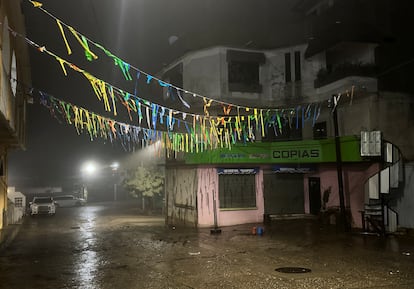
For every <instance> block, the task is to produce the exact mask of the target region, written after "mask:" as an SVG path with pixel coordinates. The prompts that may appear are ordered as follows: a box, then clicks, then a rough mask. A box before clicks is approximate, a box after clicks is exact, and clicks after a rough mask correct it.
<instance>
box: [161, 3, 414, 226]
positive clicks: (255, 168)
mask: <svg viewBox="0 0 414 289" xmlns="http://www.w3.org/2000/svg"><path fill="white" fill-rule="evenodd" d="M364 2H366V1H358V0H355V1H341V0H337V1H299V2H298V5H297V7H295V9H298V10H299V11H302V12H303V17H304V22H305V23H307V27H310V28H311V29H309V31H307V33H308V35H307V40H306V41H305V42H304V43H302V44H297V45H293V46H289V47H278V48H275V49H272V50H266V51H263V50H247V49H238V48H235V47H211V48H206V49H203V50H199V51H193V52H191V53H188V54H186V55H184V56H183V57H182V58H180V59H179V60H177V61H176V62H174V63H172V64H171V65H170V66H168V67H166V69H165V70H164V71H162V72H161V73H160V74H161V75H162V77H163V79H165V80H168V81H170V82H171V83H173V84H174V85H177V86H179V87H183V88H184V89H186V90H188V91H195V92H197V93H199V94H201V95H206V96H209V97H213V98H215V99H216V100H218V101H222V102H224V103H226V102H228V103H233V104H234V103H236V104H238V105H240V106H243V107H244V106H247V107H262V108H280V109H281V111H283V110H284V111H285V112H286V111H289V113H290V114H291V115H292V116H288V115H283V113H282V115H281V116H282V120H283V119H284V120H285V124H289V126H287V125H286V126H283V125H282V126H283V132H282V129H281V127H282V126H280V125H279V127H278V128H275V127H277V125H275V124H274V122H273V123H272V122H271V121H270V122H265V123H264V124H262V125H261V126H262V127H260V126H259V127H256V129H257V131H261V130H266V133H265V134H263V133H257V131H256V133H255V137H254V141H248V142H244V143H242V144H240V145H235V146H234V147H233V148H232V150H231V151H225V150H214V151H208V152H203V153H202V154H199V155H197V154H193V155H191V154H187V155H184V156H175V158H173V159H172V158H170V159H169V160H167V170H166V203H167V221H168V222H169V223H171V224H180V223H181V224H190V225H194V226H212V225H214V224H217V225H234V224H240V223H248V222H251V223H254V222H260V221H263V218H264V217H266V216H268V215H284V214H314V215H320V214H321V213H323V214H325V215H327V217H328V218H330V219H334V218H333V217H337V215H338V212H341V211H346V213H345V212H343V214H346V216H347V217H346V218H347V220H348V222H349V224H350V225H351V226H352V227H356V228H363V229H364V230H377V231H385V230H389V231H393V230H396V228H397V226H398V224H397V223H398V222H397V220H408V219H409V218H408V216H407V215H406V214H409V213H408V209H407V208H409V207H410V206H409V205H408V204H407V203H406V202H405V201H404V200H405V199H406V198H408V197H407V196H408V194H407V192H408V191H409V190H410V189H409V188H407V183H406V182H405V180H407V176H405V175H404V173H407V172H410V170H405V169H404V166H403V164H402V161H405V162H412V161H413V159H414V155H413V150H412V143H414V130H413V129H412V128H413V127H414V122H413V116H412V115H413V114H412V112H413V107H414V102H413V96H412V93H411V91H410V86H396V85H395V83H393V82H392V81H391V80H392V78H396V76H395V74H396V75H398V74H402V75H403V78H407V75H405V74H404V73H405V69H406V67H404V69H402V70H398V68H399V67H401V66H398V64H396V65H394V66H392V67H391V68H392V69H391V68H389V67H385V63H394V64H395V62H396V61H397V60H395V58H396V57H395V55H394V57H393V54H392V53H390V51H394V48H392V47H390V46H393V45H397V46H398V45H399V43H394V44H393V43H389V42H386V41H385V42H384V39H388V38H387V37H389V35H393V27H398V17H394V16H395V15H397V12H395V11H394V10H390V11H389V13H390V14H392V13H393V14H392V15H389V17H387V18H384V19H387V22H386V23H376V21H377V19H379V18H378V17H375V15H374V16H372V15H371V14H372V13H374V12H373V11H371V10H369V8H370V7H371V8H372V7H374V8H375V9H374V11H375V13H377V15H376V16H379V15H383V13H387V10H386V9H385V8H386V5H385V4H386V3H388V2H387V1H378V2H376V1H368V2H369V3H368V4H369V5H368V4H367V3H364ZM370 5H371V6H370ZM384 5H385V6H384ZM355 7H359V8H360V10H359V14H358V15H360V16H361V18H360V19H359V18H358V17H357V18H355V15H354V14H353V13H354V11H355V9H354V8H355ZM394 8H395V7H394ZM339 12H342V13H339ZM364 13H365V14H364ZM367 13H368V14H367ZM342 14H344V15H345V16H344V15H342ZM340 15H341V17H342V18H336V16H338V17H339V16H340ZM358 15H357V16H358ZM363 15H370V17H368V19H366V20H364V21H363V19H365V18H363ZM355 19H356V20H355ZM394 24H395V25H394ZM372 27H375V28H378V29H376V30H375V31H373V30H372V29H373V28H372ZM338 29H339V30H338ZM374 32H375V33H374ZM397 35H398V34H397ZM395 49H397V48H395ZM384 59H386V61H385V60H384ZM387 68H388V69H387ZM390 69H391V70H390ZM390 75H391V76H390ZM193 105H196V104H195V103H194V104H193ZM292 107H293V110H292V109H289V108H292ZM315 107H318V109H316V108H315ZM199 109H200V110H201V109H202V107H200V108H199ZM312 109H313V110H312ZM316 111H317V112H316ZM334 112H335V113H334ZM213 113H214V112H212V111H210V114H213ZM215 113H216V115H220V112H219V111H216V112H215ZM334 115H336V116H335V117H334ZM335 118H336V120H337V122H336V120H335ZM292 120H293V123H294V124H293V125H292V122H291V121H292ZM282 122H283V121H282ZM336 124H337V125H336ZM336 139H339V141H338V143H340V145H339V150H340V151H337V150H336V148H337V146H336V141H335V140H336ZM339 152H340V153H341V154H339ZM338 155H340V156H341V157H340V158H338ZM406 167H407V166H406ZM339 179H341V181H339ZM408 186H409V185H408ZM406 200H407V202H409V201H410V200H409V199H406ZM402 203H403V204H404V205H402ZM401 206H403V207H401ZM402 215H405V216H402ZM331 216H333V217H332V218H331ZM400 225H401V224H400ZM403 226H411V225H410V224H408V222H407V223H406V224H404V225H403Z"/></svg>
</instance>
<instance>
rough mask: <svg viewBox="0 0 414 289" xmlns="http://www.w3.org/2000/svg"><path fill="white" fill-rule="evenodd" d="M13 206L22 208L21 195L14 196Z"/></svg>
mask: <svg viewBox="0 0 414 289" xmlns="http://www.w3.org/2000/svg"><path fill="white" fill-rule="evenodd" d="M14 206H15V207H16V208H22V207H23V198H22V197H17V198H14Z"/></svg>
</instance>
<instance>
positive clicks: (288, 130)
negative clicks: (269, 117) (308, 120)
mask: <svg viewBox="0 0 414 289" xmlns="http://www.w3.org/2000/svg"><path fill="white" fill-rule="evenodd" d="M281 124H282V129H280V128H279V126H277V125H275V124H271V125H268V126H267V127H266V128H265V132H266V133H265V135H266V136H265V137H263V138H262V141H263V142H274V141H295V140H302V118H301V117H299V118H296V117H293V118H289V117H288V116H283V117H282V118H281Z"/></svg>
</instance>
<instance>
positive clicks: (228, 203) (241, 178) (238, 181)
mask: <svg viewBox="0 0 414 289" xmlns="http://www.w3.org/2000/svg"><path fill="white" fill-rule="evenodd" d="M219 199H220V208H221V209H231V208H233V209H236V208H237V209H240V208H245V209H246V208H255V207H256V176H255V175H254V174H234V175H231V174H228V175H227V174H221V175H219Z"/></svg>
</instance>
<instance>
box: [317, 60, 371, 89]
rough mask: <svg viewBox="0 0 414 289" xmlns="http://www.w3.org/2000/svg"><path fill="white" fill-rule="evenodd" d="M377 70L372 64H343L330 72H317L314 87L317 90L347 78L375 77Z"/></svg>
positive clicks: (323, 70) (324, 70)
mask: <svg viewBox="0 0 414 289" xmlns="http://www.w3.org/2000/svg"><path fill="white" fill-rule="evenodd" d="M376 75H377V68H376V66H375V65H374V64H343V65H339V66H336V67H335V68H334V69H332V70H328V69H326V68H322V69H321V70H319V72H318V75H317V78H316V79H315V82H314V86H315V88H319V87H322V86H325V85H327V84H330V83H332V82H335V81H337V80H340V79H342V78H345V77H348V76H364V77H375V76H376Z"/></svg>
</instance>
